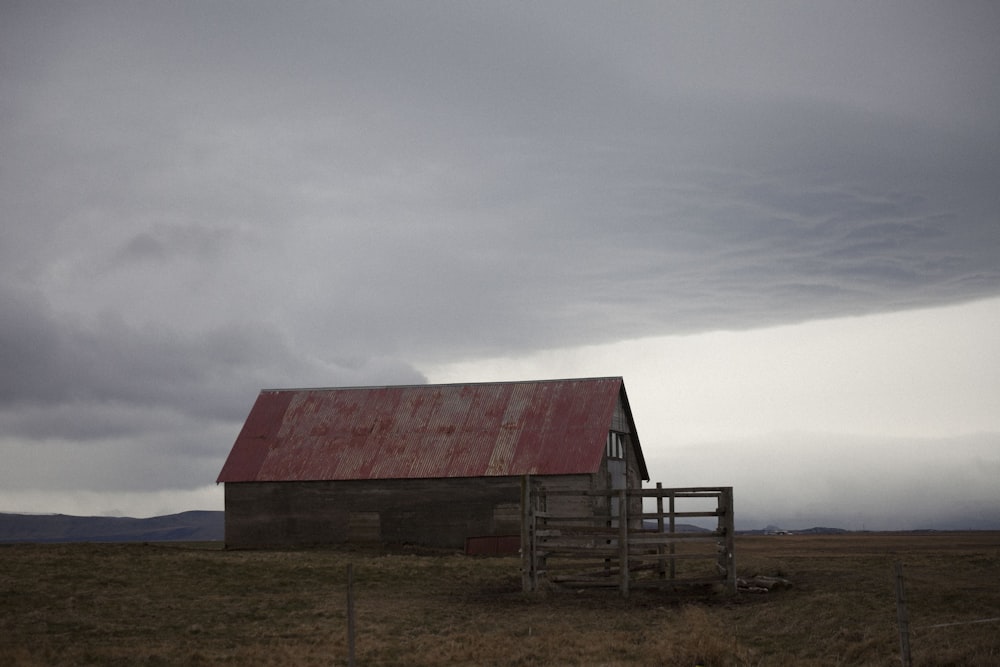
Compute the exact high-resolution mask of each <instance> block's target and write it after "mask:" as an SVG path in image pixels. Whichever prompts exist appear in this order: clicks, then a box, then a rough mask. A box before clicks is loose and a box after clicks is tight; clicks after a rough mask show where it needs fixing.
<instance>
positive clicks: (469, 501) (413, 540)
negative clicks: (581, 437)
mask: <svg viewBox="0 0 1000 667" xmlns="http://www.w3.org/2000/svg"><path fill="white" fill-rule="evenodd" d="M599 478H600V476H599V475H572V476H561V477H558V478H556V477H549V478H546V479H548V480H549V481H550V483H552V484H554V486H555V487H557V488H563V489H566V490H570V489H579V490H590V489H592V488H593V487H594V485H595V484H597V485H600V484H602V482H600V481H598V479H599ZM520 488H521V480H520V477H476V478H444V479H388V480H370V481H369V480H365V481H317V482H243V483H228V484H226V488H225V496H226V546H227V547H230V548H262V547H283V546H304V545H318V544H336V543H344V542H356V543H365V542H369V543H371V542H379V543H388V544H414V545H422V546H429V547H441V548H454V549H462V548H464V546H465V540H466V538H469V537H482V536H489V535H518V534H519V533H520V530H521V528H520ZM567 509H568V508H567ZM575 509H576V511H588V512H589V511H592V510H591V509H590V508H583V507H580V508H575Z"/></svg>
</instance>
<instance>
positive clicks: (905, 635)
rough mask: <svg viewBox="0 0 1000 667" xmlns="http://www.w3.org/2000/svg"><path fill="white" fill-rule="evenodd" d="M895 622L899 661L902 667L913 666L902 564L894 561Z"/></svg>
mask: <svg viewBox="0 0 1000 667" xmlns="http://www.w3.org/2000/svg"><path fill="white" fill-rule="evenodd" d="M896 621H897V622H898V623H899V659H900V661H901V662H902V664H903V667H910V665H911V664H913V661H912V658H911V657H910V618H909V614H908V613H907V611H906V594H905V592H904V590H903V564H902V563H901V562H899V561H896Z"/></svg>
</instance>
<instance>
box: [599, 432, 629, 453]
mask: <svg viewBox="0 0 1000 667" xmlns="http://www.w3.org/2000/svg"><path fill="white" fill-rule="evenodd" d="M604 453H605V454H606V455H607V457H608V458H609V459H624V458H625V434H624V433H618V432H617V431H608V445H607V448H606V449H605V452H604Z"/></svg>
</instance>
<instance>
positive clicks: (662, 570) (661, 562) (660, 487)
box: [656, 482, 673, 579]
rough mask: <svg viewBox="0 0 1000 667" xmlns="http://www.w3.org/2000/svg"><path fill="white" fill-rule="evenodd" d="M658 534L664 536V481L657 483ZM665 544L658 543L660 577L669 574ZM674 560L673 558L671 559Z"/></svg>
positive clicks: (658, 570) (657, 565)
mask: <svg viewBox="0 0 1000 667" xmlns="http://www.w3.org/2000/svg"><path fill="white" fill-rule="evenodd" d="M656 534H657V535H658V536H660V539H662V537H663V483H662V482H657V483H656ZM664 548H665V547H664V546H663V544H662V542H661V543H660V544H657V545H656V554H657V555H658V556H659V557H660V558H659V559H658V560H657V561H656V572H657V575H658V576H659V577H660V579H665V578H666V576H667V566H666V559H664V558H663V554H664ZM671 560H673V559H671Z"/></svg>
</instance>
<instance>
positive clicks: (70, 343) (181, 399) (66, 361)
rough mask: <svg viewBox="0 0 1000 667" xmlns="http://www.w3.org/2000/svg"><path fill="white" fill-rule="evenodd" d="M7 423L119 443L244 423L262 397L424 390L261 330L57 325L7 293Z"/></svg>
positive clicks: (3, 334) (39, 434)
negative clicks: (343, 387)
mask: <svg viewBox="0 0 1000 667" xmlns="http://www.w3.org/2000/svg"><path fill="white" fill-rule="evenodd" d="M0 305H2V309H3V312H4V313H5V314H6V317H5V318H4V319H3V320H2V321H0V350H2V351H0V355H2V366H3V368H4V369H6V370H7V371H8V372H5V373H4V374H3V376H2V380H0V424H2V425H3V431H4V432H5V433H6V434H8V435H23V436H27V437H32V438H76V439H81V440H93V439H99V438H102V437H111V438H117V437H122V436H126V435H135V434H139V433H142V432H148V431H151V430H152V431H155V430H156V424H158V423H161V422H163V421H164V419H169V420H170V421H171V423H173V427H174V428H176V426H177V424H176V422H177V421H178V420H179V419H180V420H183V419H188V420H198V419H204V420H220V421H223V422H234V421H238V420H239V419H240V418H241V417H242V416H243V414H244V413H245V411H246V410H247V405H248V404H249V403H250V402H252V400H253V398H254V393H255V391H256V389H259V388H262V387H264V386H272V385H283V384H285V385H287V384H289V383H290V384H296V383H297V382H305V383H306V384H324V383H332V384H359V383H361V382H362V381H367V380H368V379H369V378H372V377H381V378H383V380H386V381H387V380H388V379H390V378H391V379H396V380H398V381H406V380H408V381H411V382H419V381H421V380H422V376H421V375H420V374H419V373H417V372H416V371H413V370H412V369H409V368H408V367H406V366H404V365H402V364H396V363H393V362H380V361H379V360H377V359H376V360H372V361H367V360H366V362H365V363H363V364H354V365H353V367H352V366H351V365H350V364H336V363H321V362H318V361H316V360H312V359H309V358H308V357H305V356H304V355H301V354H297V353H295V352H293V350H292V349H291V348H290V347H289V344H288V341H286V340H284V339H283V338H282V337H281V335H280V334H278V333H277V332H275V331H273V330H270V329H268V328H266V327H264V326H261V325H259V324H257V323H253V322H247V323H245V324H243V325H240V324H237V323H232V324H230V325H228V326H226V327H224V328H221V329H216V330H210V331H205V332H201V333H195V332H191V331H179V330H178V328H173V329H171V328H165V327H163V328H158V327H152V326H145V327H142V328H136V327H132V326H129V325H128V324H126V323H125V322H123V321H122V320H120V319H119V318H116V317H114V316H108V317H106V318H102V319H99V320H98V322H97V323H96V324H93V325H85V324H83V323H80V322H77V321H74V320H73V319H62V320H59V319H57V318H56V317H55V315H54V314H53V313H52V312H50V310H49V309H47V308H46V307H45V305H44V303H42V302H41V300H40V299H38V298H37V297H36V299H35V300H30V299H28V298H27V297H26V296H25V295H20V294H12V293H10V292H9V291H7V290H2V289H0Z"/></svg>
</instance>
